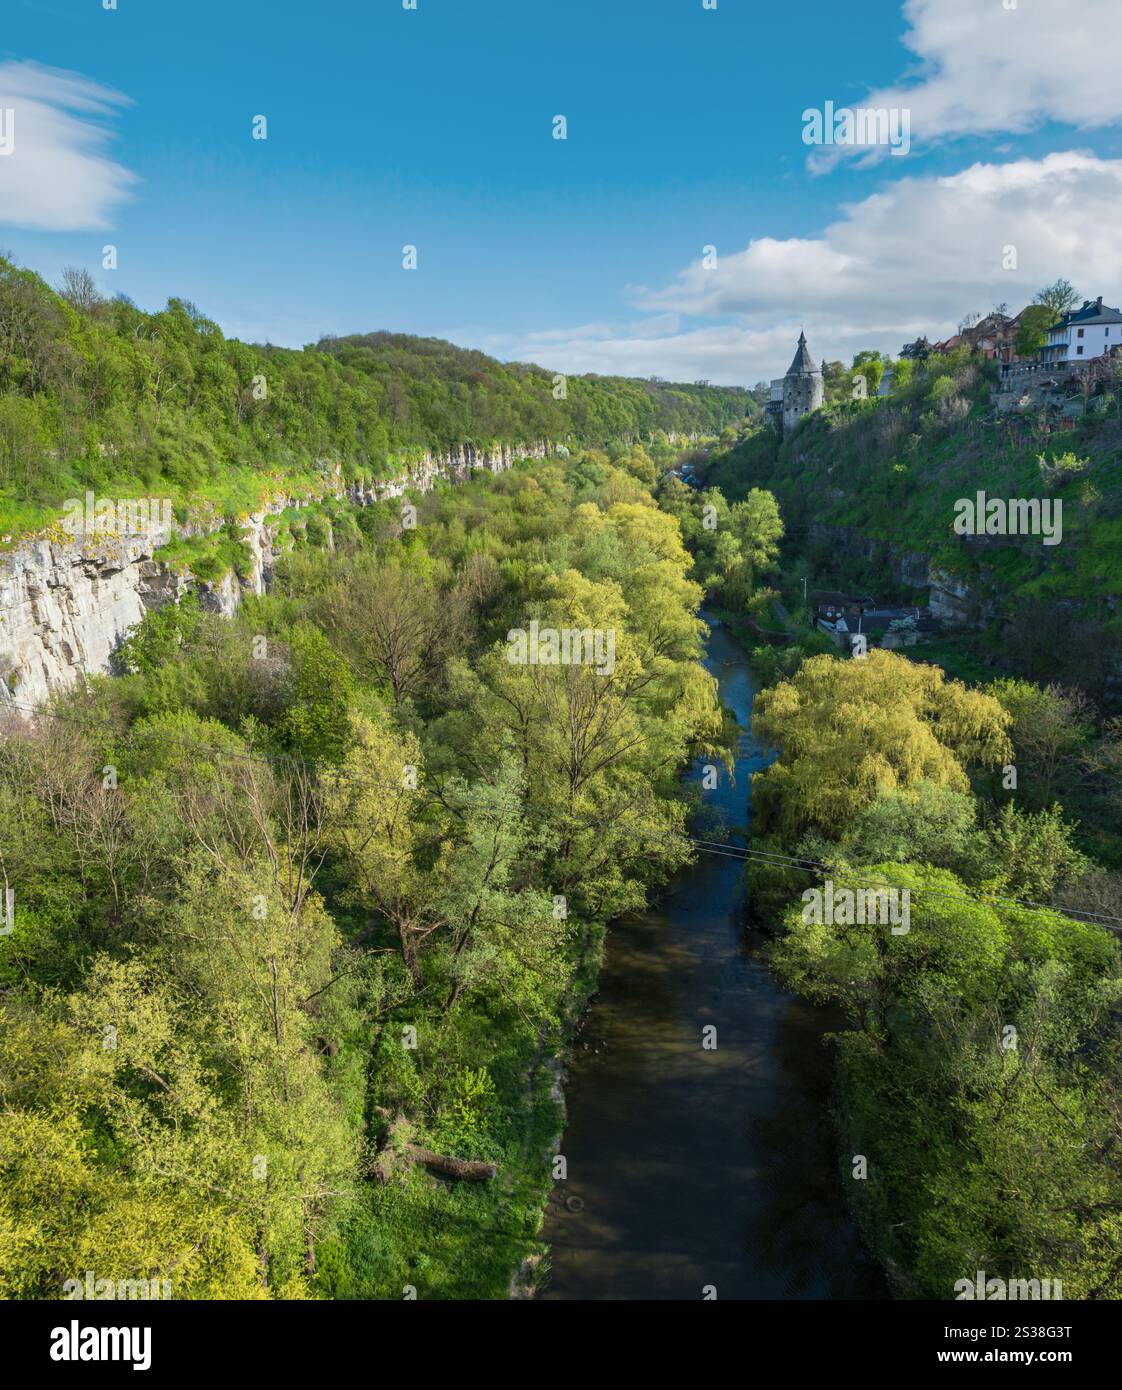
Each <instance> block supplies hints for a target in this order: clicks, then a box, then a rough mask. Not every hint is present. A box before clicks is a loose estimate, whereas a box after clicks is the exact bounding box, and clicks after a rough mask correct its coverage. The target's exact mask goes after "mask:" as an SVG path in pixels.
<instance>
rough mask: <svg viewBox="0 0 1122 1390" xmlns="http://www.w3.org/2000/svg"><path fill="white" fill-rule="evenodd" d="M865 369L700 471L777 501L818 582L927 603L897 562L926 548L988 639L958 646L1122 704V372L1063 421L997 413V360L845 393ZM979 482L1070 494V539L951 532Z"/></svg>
mask: <svg viewBox="0 0 1122 1390" xmlns="http://www.w3.org/2000/svg"><path fill="white" fill-rule="evenodd" d="M860 356H861V354H859V357H860ZM838 366H839V367H840V364H838ZM901 369H906V370H903V371H902V370H901ZM870 370H873V373H874V375H878V374H879V366H878V364H876V363H869V362H865V363H861V362H858V363H857V364H856V365H855V367H854V368H852V369H850V370H849V371H848V372H846V373H844V374H843V375H842V376H841V377H840V378H839V383H838V388H837V389H836V390H835V391H834V392H832V393H828V401H827V408H826V409H825V410H822V411H818V412H815V413H814V414H813V415H810V416H808V417H807V418H806V420H805V421H804V422H803V423H802V424H801V425H800V427H799V428H798V429H797V430H795V431H794V432H793V433H792V434H790V435H789V436H788V437H787V438H785V439H783V440H782V441H781V440H779V439H778V437H777V436H776V435H775V434H774V433H773V432H772V431H770V430H768V429H765V428H760V429H756V430H752V431H749V432H748V433H747V434H746V435H745V436H744V437H743V438H742V439H741V440H739V441H737V442H736V443H735V444H733V445H732V446H731V447H727V448H721V449H718V450H716V451H714V452H713V453H712V454H710V455H708V456H707V457H706V458H704V459H702V460H699V464H698V467H699V472H700V473H701V474H703V475H704V477H705V481H706V482H707V483H708V484H711V485H713V486H716V487H719V488H720V489H721V491H722V492H724V493H725V494H726V495H727V497H728V498H729V500H730V501H736V500H737V499H738V498H740V497H741V496H743V495H744V493H745V491H746V490H747V489H749V488H751V487H758V488H768V489H770V490H771V491H773V492H774V493H775V494H776V496H777V497H778V499H779V501H780V504H781V506H782V509H783V517H784V521H785V523H786V526H787V534H788V536H789V537H790V541H791V552H792V554H797V556H798V559H799V564H800V567H801V569H802V572H803V573H808V572H809V574H810V576H811V585H812V586H813V585H815V584H817V585H818V587H821V588H838V587H840V588H847V587H854V588H858V587H859V588H861V589H864V590H871V591H872V592H873V593H874V594H875V596H876V597H877V598H879V599H880V600H881V601H882V602H885V601H889V600H891V599H892V598H893V597H897V598H901V599H905V600H920V599H922V597H923V596H924V594H925V592H926V591H925V590H923V591H921V590H919V589H909V588H908V586H907V583H906V582H901V577H900V561H901V559H902V558H903V557H905V556H906V555H908V554H909V553H910V554H915V555H921V556H924V557H926V558H927V559H928V560H930V561H931V562H932V563H933V564H934V565H935V566H936V567H937V568H938V569H940V570H941V571H943V572H944V573H946V574H947V575H949V576H951V578H952V579H953V581H955V583H956V584H958V585H960V586H962V587H963V589H964V590H965V591H966V592H967V593H968V595H969V597H968V599H967V603H968V606H969V608H970V615H969V616H970V617H971V619H972V621H974V622H975V623H976V624H977V627H978V636H977V637H976V638H974V639H966V640H964V641H963V642H962V643H960V646H961V647H963V648H964V649H967V650H969V651H970V652H971V653H972V654H974V655H975V656H976V657H977V658H978V659H979V660H981V661H984V662H989V663H995V664H999V665H1003V666H1005V667H1007V668H1009V669H1013V670H1019V671H1022V672H1025V673H1029V674H1033V675H1035V676H1036V677H1037V678H1038V679H1041V678H1042V679H1044V680H1046V681H1060V682H1062V683H1064V684H1075V685H1078V686H1080V687H1081V688H1082V689H1084V690H1086V691H1088V692H1089V693H1091V694H1092V695H1093V696H1094V697H1095V698H1096V699H1097V700H1099V701H1100V702H1101V701H1102V700H1103V699H1104V698H1106V697H1108V696H1109V697H1110V698H1111V699H1113V700H1114V701H1116V702H1117V701H1119V700H1122V679H1120V677H1119V674H1118V673H1119V672H1120V671H1122V610H1120V609H1119V595H1120V593H1122V561H1120V558H1119V557H1120V556H1122V380H1114V381H1109V380H1106V379H1104V378H1100V379H1099V380H1097V381H1095V382H1094V383H1091V382H1088V385H1089V386H1090V387H1091V391H1090V394H1089V395H1088V396H1087V397H1086V399H1084V398H1082V397H1076V398H1073V400H1072V401H1071V403H1070V411H1066V410H1065V412H1063V413H1062V414H1060V415H1059V416H1056V415H1055V413H1052V414H1047V413H1045V412H1043V411H1038V412H1033V413H1029V414H1027V415H1014V416H1009V415H997V414H995V412H994V408H993V405H992V401H991V393H992V389H993V386H994V384H995V375H994V370H995V369H994V367H993V364H985V363H979V362H978V360H977V359H975V358H972V357H971V356H970V355H969V353H967V352H966V351H965V350H960V351H956V352H954V353H951V354H950V355H948V356H946V357H939V356H935V357H931V358H929V359H928V361H927V362H926V363H924V364H918V363H912V362H910V361H907V360H905V361H903V362H899V363H896V364H894V368H893V370H894V377H893V389H892V391H891V393H890V394H889V395H887V396H885V397H882V398H879V399H869V400H861V401H854V400H851V399H849V394H848V383H849V382H850V380H851V379H852V377H853V376H855V375H857V374H861V373H868V372H869V371H870ZM871 389H872V386H870V390H871ZM831 395H832V396H833V399H832V400H831V399H830V396H831ZM978 491H983V492H985V493H986V495H987V497H995V498H1041V499H1045V500H1049V501H1052V502H1062V504H1063V509H1062V521H1063V534H1062V540H1061V542H1060V543H1059V544H1057V545H1042V544H1041V540H1040V538H1039V537H1038V536H1030V537H1017V536H1014V537H1003V536H978V537H964V536H960V535H957V534H955V532H954V530H953V524H954V520H955V503H956V501H957V500H958V499H960V498H968V499H973V498H974V497H975V495H976V494H977V493H978Z"/></svg>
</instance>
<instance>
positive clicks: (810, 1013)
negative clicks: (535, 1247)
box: [539, 624, 886, 1299]
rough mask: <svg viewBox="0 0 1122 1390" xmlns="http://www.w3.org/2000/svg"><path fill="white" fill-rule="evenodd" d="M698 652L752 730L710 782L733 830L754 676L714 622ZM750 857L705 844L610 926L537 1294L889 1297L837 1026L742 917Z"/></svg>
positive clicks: (573, 1069)
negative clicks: (634, 910)
mask: <svg viewBox="0 0 1122 1390" xmlns="http://www.w3.org/2000/svg"><path fill="white" fill-rule="evenodd" d="M706 666H707V667H708V669H709V670H710V671H711V672H712V673H713V674H714V676H716V678H717V680H718V682H719V685H720V691H721V698H722V700H723V701H724V703H725V704H726V705H727V706H729V707H730V708H731V709H732V710H733V711H734V712H735V714H736V718H737V721H738V722H739V724H740V728H741V734H740V740H739V748H738V752H737V757H736V772H735V782H733V780H732V779H730V778H729V777H728V776H727V774H726V773H725V772H724V770H723V769H722V772H721V778H720V786H719V787H718V788H716V789H714V790H709V791H705V792H704V793H703V805H705V806H706V807H715V808H716V809H718V810H719V811H720V812H721V813H722V814H723V816H724V818H725V821H726V823H727V824H726V828H725V829H724V830H723V831H717V832H712V831H707V832H706V835H705V837H706V838H709V839H737V838H739V837H740V835H742V834H743V830H744V819H745V816H746V810H745V806H746V801H747V794H748V788H749V777H750V775H751V773H752V772H753V771H754V770H755V769H757V768H759V767H762V766H764V764H765V761H766V760H765V757H764V754H763V753H762V751H761V750H760V749H759V748H758V747H757V745H756V744H754V743H753V741H752V737H751V710H752V698H753V696H754V694H755V689H756V687H755V684H754V682H753V678H752V671H751V668H750V666H749V664H748V660H747V657H746V655H745V653H744V651H743V649H742V648H741V647H740V645H739V644H738V643H737V642H736V641H735V640H734V639H733V638H732V637H731V636H730V635H729V633H728V632H726V631H725V629H724V628H723V627H721V626H720V625H718V624H714V626H713V629H712V633H711V636H710V638H709V642H708V651H707V658H706ZM690 776H691V777H693V778H694V779H698V778H700V768H699V767H695V768H694V769H693V770H692V772H691V774H690ZM738 832H739V834H738ZM741 869H742V866H741V864H740V862H739V861H738V860H736V859H733V858H726V857H723V856H720V855H716V854H701V855H699V856H698V862H697V863H696V864H694V865H692V866H690V867H689V868H688V869H686V870H684V871H683V872H682V873H681V874H680V875H679V876H678V877H677V878H676V879H675V880H674V882H673V883H672V884H671V885H670V886H669V888H668V890H667V892H666V893H665V894H664V896H663V897H662V899H661V901H660V902H659V903H658V905H657V906H656V907H655V908H653V909H652V910H651V911H649V912H646V913H644V914H642V915H641V916H635V917H631V918H624V919H622V920H621V921H619V922H617V923H615V924H614V925H613V926H612V927H611V929H610V930H609V933H608V941H607V948H606V953H605V959H604V965H603V970H602V972H601V976H600V981H599V989H598V993H597V995H596V997H595V999H594V1001H593V1003H592V1005H591V1007H590V1009H589V1011H588V1013H587V1015H586V1017H585V1019H584V1022H583V1025H582V1027H581V1029H580V1032H579V1034H578V1037H577V1040H576V1044H575V1051H574V1056H573V1059H572V1064H571V1066H570V1068H569V1074H568V1081H567V1084H566V1102H567V1107H568V1122H567V1127H566V1130H565V1135H564V1141H563V1143H562V1146H561V1152H562V1153H563V1154H564V1156H565V1158H566V1159H567V1162H568V1177H567V1179H566V1180H564V1181H559V1182H556V1183H555V1184H554V1191H553V1193H552V1195H551V1198H550V1202H549V1205H548V1207H547V1210H546V1220H545V1229H544V1232H543V1239H544V1240H545V1241H546V1242H547V1243H548V1244H549V1246H550V1247H551V1256H550V1260H551V1272H550V1276H549V1282H548V1284H547V1286H546V1288H545V1290H544V1292H543V1293H542V1294H541V1295H539V1296H540V1297H543V1298H546V1299H613V1298H614V1299H626V1298H662V1299H700V1298H703V1297H705V1296H707V1295H706V1290H710V1291H715V1296H716V1297H717V1298H718V1299H728V1298H733V1299H751V1298H759V1299H790V1298H883V1297H885V1296H886V1290H885V1285H884V1280H883V1277H882V1276H881V1274H880V1272H879V1270H878V1269H877V1268H876V1267H875V1266H874V1265H873V1264H872V1263H871V1261H870V1260H869V1259H868V1257H867V1256H866V1255H865V1254H864V1252H863V1250H862V1247H861V1244H860V1241H859V1239H858V1236H857V1233H856V1230H855V1228H854V1224H853V1222H852V1220H851V1219H850V1217H849V1215H848V1212H847V1210H846V1205H845V1201H844V1198H843V1194H842V1186H841V1185H842V1181H843V1179H842V1177H841V1176H840V1174H839V1170H838V1165H837V1160H836V1155H835V1148H834V1144H835V1139H834V1133H833V1131H832V1129H831V1126H830V1122H829V1116H828V1114H827V1103H828V1085H829V1066H830V1058H829V1048H828V1044H826V1043H824V1042H823V1041H822V1035H823V1033H825V1032H827V1031H829V1029H830V1028H831V1027H834V1026H836V1020H835V1019H834V1018H833V1017H832V1016H830V1015H828V1014H826V1013H824V1012H823V1011H821V1010H818V1009H815V1008H812V1007H810V1006H809V1005H807V1004H805V1003H804V1002H802V1001H801V1000H799V999H797V998H795V997H794V996H792V995H790V994H788V993H786V992H785V991H784V990H782V989H781V988H779V986H778V985H777V983H776V982H775V980H774V979H773V978H772V976H771V974H770V972H769V971H768V968H767V966H766V965H765V964H764V962H763V959H762V957H761V944H762V943H761V942H760V941H759V940H757V939H753V937H752V936H751V934H749V933H747V932H745V930H744V928H743V925H742V922H741V912H740V905H741ZM709 1026H713V1027H715V1028H716V1042H717V1046H716V1048H715V1049H712V1050H706V1049H704V1048H703V1046H702V1034H703V1029H705V1028H707V1027H709ZM708 1296H710V1297H711V1296H713V1292H710V1293H709V1294H708Z"/></svg>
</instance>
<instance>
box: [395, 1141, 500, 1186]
mask: <svg viewBox="0 0 1122 1390" xmlns="http://www.w3.org/2000/svg"><path fill="white" fill-rule="evenodd" d="M404 1152H405V1154H406V1156H407V1157H409V1158H411V1159H412V1160H413V1162H414V1163H423V1164H424V1166H425V1167H426V1168H428V1169H429V1171H430V1172H433V1173H437V1174H439V1175H440V1177H442V1178H453V1179H455V1180H456V1181H457V1182H486V1181H488V1179H490V1178H493V1177H494V1176H495V1175H496V1173H498V1171H499V1170H498V1168H497V1167H496V1165H495V1164H494V1163H484V1162H482V1161H481V1160H478V1159H471V1158H453V1157H452V1156H451V1155H450V1154H438V1153H433V1151H432V1150H431V1149H422V1148H421V1147H420V1145H418V1144H406V1145H405V1148H404Z"/></svg>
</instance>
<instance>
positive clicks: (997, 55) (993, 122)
mask: <svg viewBox="0 0 1122 1390" xmlns="http://www.w3.org/2000/svg"><path fill="white" fill-rule="evenodd" d="M904 15H905V18H906V19H907V21H908V24H909V28H908V31H907V33H906V34H905V35H904V43H905V44H906V46H907V47H908V48H909V49H911V51H912V52H913V53H915V54H916V56H917V58H918V59H919V66H918V69H917V71H916V72H915V73H914V74H908V75H907V76H906V77H905V78H903V79H902V80H901V81H900V82H899V83H897V84H895V85H893V86H890V87H884V88H881V89H880V90H878V91H874V92H872V93H870V95H869V96H868V97H866V98H863V99H862V100H861V101H859V102H857V101H854V102H851V103H849V104H850V105H852V106H866V107H870V106H871V107H888V108H892V107H897V108H907V109H909V110H910V112H911V137H912V142H913V148H914V147H915V145H917V144H919V145H922V144H928V143H931V142H933V141H936V140H940V139H944V138H946V137H949V136H955V135H966V134H990V133H997V132H1006V131H1008V132H1022V133H1023V132H1025V131H1028V130H1032V129H1034V128H1036V127H1037V126H1039V125H1041V124H1042V123H1043V122H1045V121H1048V120H1052V121H1059V122H1062V123H1064V124H1067V125H1073V126H1076V127H1078V128H1080V129H1092V128H1098V127H1102V126H1106V125H1110V124H1112V123H1113V122H1115V121H1117V120H1119V119H1120V118H1122V82H1120V81H1119V72H1120V71H1122V12H1120V6H1119V0H1016V3H1015V5H1014V7H1013V8H1009V9H1007V8H1005V6H1004V5H1003V4H1002V3H1001V0H907V3H906V4H905V5H904ZM827 95H833V94H829V93H828V94H827ZM840 104H841V103H840V102H839V105H840ZM847 153H850V154H852V153H860V154H863V155H864V156H865V157H866V158H869V157H873V158H882V157H884V156H885V155H886V154H887V150H886V149H884V148H883V147H882V148H880V149H877V150H873V151H870V150H869V148H867V147H866V148H864V149H862V148H861V147H859V146H849V147H842V146H835V147H833V148H832V149H830V150H820V151H818V152H817V153H815V154H813V155H811V156H810V158H809V160H808V165H809V167H810V168H811V169H812V170H815V171H821V170H823V169H826V168H829V167H830V166H831V165H832V164H833V163H835V162H836V161H837V160H838V159H840V158H842V157H844V155H845V154H847Z"/></svg>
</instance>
